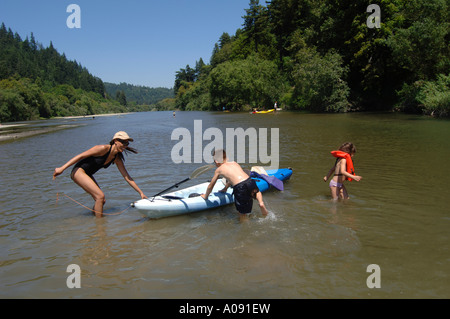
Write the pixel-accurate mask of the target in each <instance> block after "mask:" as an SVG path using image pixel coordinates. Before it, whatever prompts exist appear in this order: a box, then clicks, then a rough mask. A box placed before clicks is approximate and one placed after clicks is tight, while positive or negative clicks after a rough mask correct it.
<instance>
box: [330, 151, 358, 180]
mask: <svg viewBox="0 0 450 319" xmlns="http://www.w3.org/2000/svg"><path fill="white" fill-rule="evenodd" d="M331 155H333V156H334V157H337V158H345V160H346V161H347V173H349V174H352V175H355V168H354V167H353V161H352V157H351V156H350V154H349V153H346V152H342V151H332V152H331ZM345 179H346V180H348V181H350V182H351V181H352V180H353V179H352V178H350V177H345Z"/></svg>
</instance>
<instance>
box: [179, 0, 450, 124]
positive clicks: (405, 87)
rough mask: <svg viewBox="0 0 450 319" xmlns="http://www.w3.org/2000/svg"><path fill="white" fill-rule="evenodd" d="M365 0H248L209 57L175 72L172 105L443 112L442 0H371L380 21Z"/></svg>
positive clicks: (448, 93)
mask: <svg viewBox="0 0 450 319" xmlns="http://www.w3.org/2000/svg"><path fill="white" fill-rule="evenodd" d="M372 2H373V1H364V0H357V1H354V0H342V1H341V0H340V1H337V0H272V1H267V2H266V3H265V5H264V4H262V3H260V1H258V0H250V3H249V8H248V9H246V10H245V12H246V14H245V15H244V16H243V21H242V22H243V27H242V28H241V29H238V30H237V31H236V33H235V34H234V35H229V34H227V33H224V34H223V35H222V36H221V37H220V39H219V40H218V42H217V43H216V45H215V47H214V48H212V56H211V59H210V63H209V64H205V63H204V62H203V60H202V59H200V60H199V61H197V62H196V65H195V67H190V66H189V65H187V66H186V68H184V69H180V70H179V71H178V72H177V73H176V79H175V85H174V89H175V94H176V105H177V107H178V108H180V109H186V110H191V109H202V110H221V109H222V108H223V107H226V108H227V109H235V110H242V109H248V108H254V107H258V108H269V107H272V106H273V104H274V102H275V101H277V102H278V105H281V106H282V107H284V108H288V109H294V110H309V111H314V112H342V111H350V110H362V111H374V110H391V109H397V110H402V111H407V112H416V113H421V112H423V113H427V114H434V115H437V116H439V115H441V116H445V115H449V114H450V112H449V110H450V75H449V70H450V57H449V56H450V54H449V53H450V52H449V43H450V34H449V31H450V23H449V21H450V19H449V13H448V12H449V5H448V1H447V0H409V1H406V0H389V1H388V0H380V1H377V2H376V3H377V4H378V5H379V7H380V20H381V25H380V28H376V27H375V28H370V27H369V26H368V22H367V21H368V18H370V15H371V14H372V13H373V11H372V10H370V11H369V12H367V8H368V6H369V4H371V3H372ZM372 21H374V20H372ZM372 21H370V22H372Z"/></svg>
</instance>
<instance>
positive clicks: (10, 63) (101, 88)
mask: <svg viewBox="0 0 450 319" xmlns="http://www.w3.org/2000/svg"><path fill="white" fill-rule="evenodd" d="M170 97H173V90H171V89H165V88H156V89H152V88H145V87H138V86H132V85H128V84H126V83H121V84H120V85H115V84H111V83H104V82H103V81H102V80H101V79H100V78H98V77H96V76H93V75H91V74H90V73H89V71H88V70H87V69H86V68H85V67H83V66H82V65H81V64H79V63H78V62H77V61H70V60H68V59H67V58H66V56H65V55H64V54H60V53H58V51H57V50H56V49H55V47H54V46H53V44H52V42H50V45H49V46H48V47H44V46H43V45H42V44H40V43H38V42H36V39H35V38H34V35H33V33H31V35H30V37H28V36H27V37H26V38H25V39H24V40H22V38H21V37H20V35H19V34H17V33H14V32H13V31H12V30H11V29H10V28H8V29H7V28H6V26H5V24H4V23H2V25H1V26H0V122H13V121H26V120H35V119H40V118H51V117H57V116H73V115H78V116H79V115H94V114H102V113H123V112H137V111H149V110H151V109H154V108H156V109H161V108H166V107H167V103H166V102H164V101H162V102H161V100H164V99H166V98H170ZM157 102H158V104H157V105H154V104H155V103H157Z"/></svg>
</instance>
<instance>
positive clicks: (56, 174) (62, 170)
mask: <svg viewBox="0 0 450 319" xmlns="http://www.w3.org/2000/svg"><path fill="white" fill-rule="evenodd" d="M63 172H64V169H63V168H61V167H57V168H55V171H54V172H53V179H55V178H56V176H58V175H61V174H62V173H63Z"/></svg>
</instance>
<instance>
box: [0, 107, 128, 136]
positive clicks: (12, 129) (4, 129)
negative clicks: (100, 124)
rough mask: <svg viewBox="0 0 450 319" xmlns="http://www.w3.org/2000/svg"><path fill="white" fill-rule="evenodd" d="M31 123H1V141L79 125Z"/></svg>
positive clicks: (66, 118)
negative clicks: (44, 125) (40, 124)
mask: <svg viewBox="0 0 450 319" xmlns="http://www.w3.org/2000/svg"><path fill="white" fill-rule="evenodd" d="M126 114H131V113H110V114H95V115H82V116H65V117H55V118H52V119H51V120H57V119H64V120H75V119H88V118H92V119H95V118H96V117H104V116H122V115H126ZM33 123H35V122H30V123H17V124H15V123H6V124H1V123H0V142H8V141H13V140H18V139H21V138H26V137H31V136H35V135H39V134H45V133H51V132H55V131H59V130H63V129H67V128H73V127H76V126H78V125H76V124H59V125H54V126H51V125H49V126H46V127H42V126H36V127H34V126H33V125H32V124H33Z"/></svg>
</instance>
